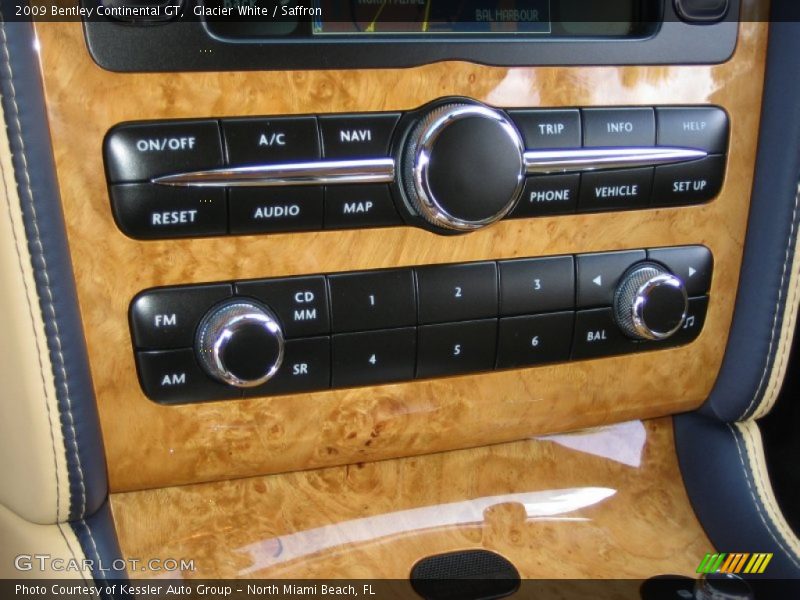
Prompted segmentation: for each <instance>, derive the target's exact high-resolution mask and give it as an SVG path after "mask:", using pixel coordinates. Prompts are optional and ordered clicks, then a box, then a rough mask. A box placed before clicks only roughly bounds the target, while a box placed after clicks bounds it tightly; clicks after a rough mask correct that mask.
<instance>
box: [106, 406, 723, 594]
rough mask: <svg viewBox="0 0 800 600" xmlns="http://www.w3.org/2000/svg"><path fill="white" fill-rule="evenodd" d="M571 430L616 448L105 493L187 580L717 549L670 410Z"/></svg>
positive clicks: (364, 574) (611, 558)
mask: <svg viewBox="0 0 800 600" xmlns="http://www.w3.org/2000/svg"><path fill="white" fill-rule="evenodd" d="M580 437H581V440H582V443H583V444H584V445H585V446H586V447H588V448H590V449H593V450H594V451H596V452H598V453H601V452H605V453H608V454H611V455H616V460H612V459H609V458H603V457H602V456H600V455H593V454H589V453H585V452H579V451H576V450H571V449H569V448H566V447H564V446H563V445H560V444H558V443H556V442H554V441H539V440H528V441H522V442H515V443H510V444H503V445H497V446H491V447H485V448H479V449H472V450H461V451H454V452H447V453H441V454H437V455H430V456H423V457H418V458H407V459H397V460H390V461H383V462H379V463H370V464H363V465H356V466H348V467H335V468H329V469H324V470H319V471H306V472H302V473H292V474H284V475H275V476H266V477H256V478H249V479H243V480H239V481H230V482H220V483H211V484H201V485H193V486H185V487H175V488H169V489H162V490H154V491H143V492H130V493H122V494H115V495H113V496H112V498H111V502H112V506H113V510H114V517H115V520H116V524H117V528H118V531H119V539H120V543H121V545H122V550H123V554H124V555H125V556H127V557H139V556H148V557H184V558H189V559H193V560H194V563H195V568H196V570H195V571H194V572H188V571H187V572H184V573H183V574H182V575H183V576H184V577H189V578H216V577H224V578H234V577H264V578H272V577H275V578H304V577H310V578H316V577H323V578H326V577H328V578H329V577H346V578H398V579H402V578H406V577H408V573H409V571H410V570H411V567H412V566H413V565H414V563H415V562H416V561H418V560H419V559H420V558H423V557H425V556H429V555H431V554H436V553H440V552H449V551H454V550H463V549H469V548H486V549H489V550H492V551H495V552H498V553H500V554H501V555H503V556H505V557H506V558H508V559H509V560H510V561H511V562H512V563H514V565H515V566H516V567H517V569H518V570H519V571H520V574H521V575H522V576H523V577H524V578H540V577H545V578H576V579H578V578H607V577H612V578H643V577H649V576H652V575H656V574H662V573H676V574H684V575H692V573H693V572H694V569H695V568H696V567H697V564H698V561H699V560H700V559H701V558H702V557H703V555H704V554H705V553H706V552H708V551H710V550H711V549H712V546H711V544H710V542H709V541H708V539H707V538H706V536H705V534H704V533H703V531H702V529H701V528H700V526H699V524H698V523H697V521H696V519H695V516H694V513H693V512H692V510H691V508H690V506H689V502H688V499H687V498H686V496H685V492H684V490H683V486H682V483H681V481H682V480H681V477H680V473H679V471H678V467H677V464H676V460H675V454H674V447H673V442H672V426H671V423H670V422H669V420H667V419H662V420H659V421H653V422H648V423H645V424H642V423H639V422H635V423H630V424H626V425H625V426H624V427H621V428H617V429H616V430H615V431H606V432H603V433H599V432H593V433H590V435H589V436H588V437H587V436H586V435H585V434H582V435H581V436H580ZM645 440H646V442H645ZM622 461H625V462H622Z"/></svg>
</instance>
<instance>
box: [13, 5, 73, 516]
mask: <svg viewBox="0 0 800 600" xmlns="http://www.w3.org/2000/svg"><path fill="white" fill-rule="evenodd" d="M0 36H2V42H3V49H4V51H5V55H6V59H8V48H7V39H6V28H5V21H4V20H3V14H2V10H0ZM9 68H10V66H9ZM0 173H2V177H3V189H4V191H5V197H6V206H7V207H8V219H9V222H10V223H11V234H12V235H13V236H14V247H15V249H16V252H17V261H18V264H19V271H20V276H21V279H22V286H23V288H24V289H25V301H26V303H27V304H28V315H29V316H30V319H31V328H32V329H33V334H34V335H33V343H34V345H35V346H36V354H37V356H36V359H37V361H38V363H39V376H40V378H41V381H42V394H43V395H44V406H45V409H46V410H47V421H48V423H49V424H50V443H51V445H52V448H53V469H54V472H55V479H56V522H58V521H60V520H61V486H60V484H59V479H58V459H57V457H56V439H55V434H54V433H53V430H54V429H55V427H54V426H53V413H52V411H51V410H50V401H49V398H50V396H49V394H48V392H47V383H46V381H45V372H44V363H43V362H42V355H43V353H42V349H41V347H40V346H39V338H38V336H37V335H36V319H35V318H34V316H33V305H32V304H31V290H30V288H29V287H28V282H27V279H26V277H25V268H24V266H23V262H22V250H21V249H20V247H21V244H20V239H19V237H18V236H17V230H16V227H15V224H14V217H13V214H12V209H11V197H10V195H9V189H8V183H7V181H6V170H5V167H4V166H3V163H2V161H0Z"/></svg>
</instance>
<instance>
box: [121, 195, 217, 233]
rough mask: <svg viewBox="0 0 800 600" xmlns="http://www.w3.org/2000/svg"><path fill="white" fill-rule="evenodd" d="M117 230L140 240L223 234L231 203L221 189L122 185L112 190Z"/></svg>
mask: <svg viewBox="0 0 800 600" xmlns="http://www.w3.org/2000/svg"><path fill="white" fill-rule="evenodd" d="M109 190H110V194H111V209H112V212H113V213H114V220H115V221H116V223H117V227H119V228H120V230H121V231H122V232H123V233H124V234H125V235H129V236H130V237H132V238H135V239H139V240H154V239H164V238H178V237H201V236H207V235H224V234H226V233H227V232H228V203H227V202H226V200H225V190H223V189H220V188H192V187H167V186H163V185H156V184H154V183H123V184H116V185H112V186H110V187H109Z"/></svg>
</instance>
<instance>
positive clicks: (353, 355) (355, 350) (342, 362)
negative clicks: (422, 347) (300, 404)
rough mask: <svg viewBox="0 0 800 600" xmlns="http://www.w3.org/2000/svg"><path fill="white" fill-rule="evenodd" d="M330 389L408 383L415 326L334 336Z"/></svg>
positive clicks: (411, 375) (412, 370)
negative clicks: (331, 383) (396, 382)
mask: <svg viewBox="0 0 800 600" xmlns="http://www.w3.org/2000/svg"><path fill="white" fill-rule="evenodd" d="M332 345H333V357H332V362H333V387H349V386H356V385H369V384H373V383H389V382H392V381H408V380H410V379H413V378H414V358H415V355H416V347H417V332H416V329H415V328H414V327H406V328H403V329H389V330H385V331H365V332H362V333H343V334H340V335H335V336H333V343H332Z"/></svg>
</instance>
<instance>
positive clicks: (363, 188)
mask: <svg viewBox="0 0 800 600" xmlns="http://www.w3.org/2000/svg"><path fill="white" fill-rule="evenodd" d="M402 224H403V221H402V220H401V219H400V217H399V216H398V214H397V209H395V207H394V202H393V201H392V196H391V194H390V193H389V186H388V185H385V184H376V185H331V186H328V187H326V188H325V229H350V228H357V227H389V226H392V225H402Z"/></svg>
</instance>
